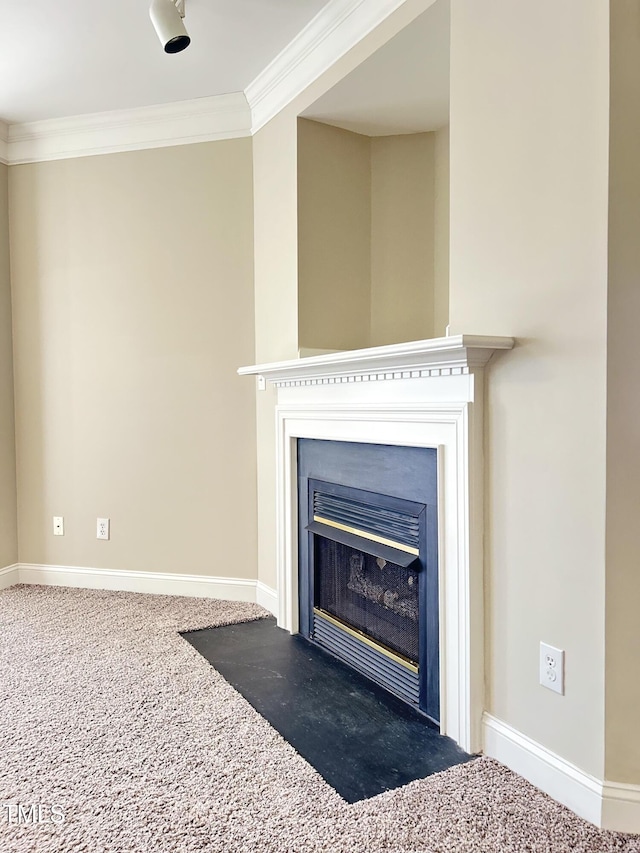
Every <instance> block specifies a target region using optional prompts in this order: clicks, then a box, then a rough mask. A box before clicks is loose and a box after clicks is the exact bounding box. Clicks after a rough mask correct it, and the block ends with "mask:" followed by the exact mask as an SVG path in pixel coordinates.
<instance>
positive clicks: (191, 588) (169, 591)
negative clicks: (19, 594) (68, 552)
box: [0, 563, 278, 616]
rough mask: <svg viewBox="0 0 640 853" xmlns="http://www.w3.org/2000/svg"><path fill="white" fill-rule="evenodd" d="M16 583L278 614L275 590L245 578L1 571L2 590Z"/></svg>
mask: <svg viewBox="0 0 640 853" xmlns="http://www.w3.org/2000/svg"><path fill="white" fill-rule="evenodd" d="M16 583H26V584H43V585H44V586H73V587H79V588H81V589H112V590H120V591H123V592H145V593H151V594H155V595H186V596H190V597H196V598H225V599H228V600H230V601H250V602H252V603H257V604H261V605H262V606H263V607H265V608H266V609H267V610H269V611H270V612H271V613H273V614H274V615H275V616H277V615H278V614H277V595H276V591H275V590H274V589H272V588H271V587H269V586H267V585H266V584H265V583H262V581H256V580H245V579H243V578H224V577H214V576H211V575H178V574H172V573H170V572H131V571H124V570H122V569H92V568H87V567H84V566H50V565H42V564H37V563H17V564H15V565H13V566H8V567H7V568H6V569H0V589H5V588H6V587H9V586H13V585H14V584H16Z"/></svg>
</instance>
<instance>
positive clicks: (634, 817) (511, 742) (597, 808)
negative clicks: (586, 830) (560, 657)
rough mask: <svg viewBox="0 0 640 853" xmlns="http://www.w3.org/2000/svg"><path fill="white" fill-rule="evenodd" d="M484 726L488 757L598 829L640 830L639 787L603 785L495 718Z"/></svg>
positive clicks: (486, 720) (487, 719)
mask: <svg viewBox="0 0 640 853" xmlns="http://www.w3.org/2000/svg"><path fill="white" fill-rule="evenodd" d="M482 722H483V734H484V752H485V754H486V755H488V756H490V757H491V758H495V759H496V760H497V761H500V762H501V763H502V764H506V765H507V767H509V768H511V770H513V771H514V772H515V773H519V774H520V776H524V778H525V779H528V780H529V782H531V783H532V784H533V785H535V786H536V787H537V788H540V790H542V791H544V792H545V793H546V794H549V796H551V797H553V799H554V800H557V801H558V802H560V803H562V804H563V805H565V806H567V807H568V808H570V809H571V810H572V811H574V812H575V813H576V814H578V815H580V817H583V818H585V819H586V820H588V821H591V823H594V824H595V825H596V826H599V827H601V828H602V829H611V830H616V831H618V832H640V785H624V784H620V783H616V782H602V781H601V780H599V779H596V778H595V777H594V776H591V775H590V774H588V773H585V772H584V771H583V770H580V768H579V767H576V766H575V765H574V764H571V763H570V762H569V761H566V760H565V759H564V758H561V757H560V756H559V755H556V754H555V753H554V752H551V750H549V749H547V748H546V747H544V746H542V745H541V744H539V743H537V742H536V741H534V740H532V739H531V738H529V737H527V736H526V735H523V734H522V733H521V732H519V731H517V730H516V729H514V728H512V727H511V726H509V725H507V723H503V722H502V721H501V720H498V719H496V718H495V717H493V716H492V715H491V714H487V713H485V714H484V715H483V720H482Z"/></svg>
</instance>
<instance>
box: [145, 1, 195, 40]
mask: <svg viewBox="0 0 640 853" xmlns="http://www.w3.org/2000/svg"><path fill="white" fill-rule="evenodd" d="M184 2H185V0H175V2H174V0H151V7H150V9H149V17H150V18H151V22H152V24H153V26H154V27H155V30H156V33H157V34H158V38H159V39H160V44H161V45H162V47H163V48H164V51H165V53H180V51H181V50H184V49H185V47H189V44H190V42H191V39H190V38H189V33H188V32H187V31H186V29H185V26H184V23H183V21H182V19H183V18H184Z"/></svg>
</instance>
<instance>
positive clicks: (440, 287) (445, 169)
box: [433, 127, 449, 338]
mask: <svg viewBox="0 0 640 853" xmlns="http://www.w3.org/2000/svg"><path fill="white" fill-rule="evenodd" d="M434 170H435V173H434V206H433V216H434V223H433V227H434V241H433V336H434V338H442V337H444V335H445V333H446V329H447V325H448V323H449V128H448V127H443V128H441V129H440V130H437V131H436V132H435V145H434Z"/></svg>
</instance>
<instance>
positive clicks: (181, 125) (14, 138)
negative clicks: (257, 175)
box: [0, 92, 251, 165]
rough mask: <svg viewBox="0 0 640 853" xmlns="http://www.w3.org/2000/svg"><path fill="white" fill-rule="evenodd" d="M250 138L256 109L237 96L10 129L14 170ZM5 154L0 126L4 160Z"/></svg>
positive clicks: (8, 156)
mask: <svg viewBox="0 0 640 853" xmlns="http://www.w3.org/2000/svg"><path fill="white" fill-rule="evenodd" d="M250 135H251V110H250V109H249V104H248V103H247V99H246V97H245V96H244V94H243V93H242V92H237V93H234V94H231V95H214V96H212V97H209V98H196V99H194V100H190V101H178V102H176V103H173V104H161V105H159V106H152V107H140V108H139V109H131V110H114V111H112V112H103V113H92V114H91V115H83V116H71V117H69V118H59V119H47V120H45V121H34V122H29V123H25V124H12V125H10V126H9V128H8V134H7V142H6V145H5V148H6V152H5V155H6V162H8V163H9V165H18V164H20V163H36V162H40V161H44V160H65V159H69V158H72V157H87V156H91V155H95V154H112V153H115V152H118V151H139V150H141V149H145V148H166V147H168V146H171V145H189V144H192V143H196V142H211V141H214V140H218V139H235V138H238V137H243V136H250ZM2 154H3V149H2V126H0V158H1V157H2Z"/></svg>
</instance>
